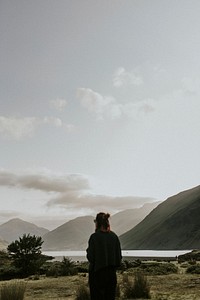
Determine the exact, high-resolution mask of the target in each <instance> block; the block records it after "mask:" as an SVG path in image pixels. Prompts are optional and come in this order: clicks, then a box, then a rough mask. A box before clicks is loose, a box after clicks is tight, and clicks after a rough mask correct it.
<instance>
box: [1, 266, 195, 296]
mask: <svg viewBox="0 0 200 300" xmlns="http://www.w3.org/2000/svg"><path fill="white" fill-rule="evenodd" d="M175 264H176V263H175ZM176 266H178V272H177V273H172V274H167V275H166V274H165V275H152V274H149V275H147V280H148V283H149V286H150V295H151V299H152V300H200V295H199V290H200V277H199V275H198V274H188V273H186V268H185V266H183V267H182V266H180V265H178V264H176ZM124 274H128V276H129V277H130V278H133V279H134V273H132V270H131V272H129V271H128V270H127V271H125V272H119V273H118V283H119V287H120V289H121V290H122V287H123V277H124ZM11 282H14V281H12V280H11V281H1V282H0V288H2V287H4V286H5V285H6V284H9V283H11ZM18 282H22V283H25V284H26V291H25V295H24V300H36V299H37V300H48V299H50V300H66V299H68V300H76V299H77V291H78V289H79V288H80V287H81V286H86V287H87V283H88V275H87V274H86V273H82V274H81V273H79V274H77V275H74V276H63V277H57V278H53V277H42V276H40V277H39V279H38V280H34V278H32V279H27V280H19V281H18ZM122 297H123V293H121V298H119V299H123V298H122ZM14 299H15V300H17V298H14ZM1 300H3V299H1ZM6 300H7V299H6ZM9 300H10V299H9Z"/></svg>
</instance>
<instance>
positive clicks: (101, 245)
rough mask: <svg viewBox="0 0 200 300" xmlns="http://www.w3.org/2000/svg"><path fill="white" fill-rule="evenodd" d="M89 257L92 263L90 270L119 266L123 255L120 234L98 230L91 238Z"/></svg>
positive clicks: (88, 249)
mask: <svg viewBox="0 0 200 300" xmlns="http://www.w3.org/2000/svg"><path fill="white" fill-rule="evenodd" d="M87 259H88V261H89V263H90V266H89V271H94V272H96V271H98V270H100V269H103V268H106V267H114V268H117V267H119V266H120V263H121V259H122V255H121V247H120V242H119V239H118V236H117V235H116V234H115V233H114V232H113V231H108V232H104V231H101V230H97V231H96V232H95V233H93V234H92V235H91V236H90V238H89V242H88V248H87Z"/></svg>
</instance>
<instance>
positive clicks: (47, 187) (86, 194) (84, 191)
mask: <svg viewBox="0 0 200 300" xmlns="http://www.w3.org/2000/svg"><path fill="white" fill-rule="evenodd" d="M0 186H3V187H10V188H17V189H21V190H32V191H33V190H35V191H42V192H45V193H46V194H47V196H48V197H47V199H46V198H45V203H46V206H47V208H48V209H53V210H55V211H57V209H61V210H62V211H63V210H64V211H68V212H69V210H70V211H71V212H73V211H75V210H76V211H77V210H78V211H82V212H91V213H96V211H98V210H105V209H106V210H107V211H109V212H112V213H113V212H117V211H120V210H124V209H128V208H133V207H139V206H142V205H143V204H144V203H147V202H152V201H153V200H154V199H152V198H147V197H134V196H126V197H117V196H107V195H96V194H92V193H91V192H90V191H91V187H90V183H89V180H88V177H87V176H85V175H81V174H54V173H52V172H47V171H45V172H24V173H17V172H11V171H6V170H0ZM11 215H12V214H11Z"/></svg>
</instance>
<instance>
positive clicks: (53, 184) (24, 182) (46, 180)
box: [0, 170, 89, 193]
mask: <svg viewBox="0 0 200 300" xmlns="http://www.w3.org/2000/svg"><path fill="white" fill-rule="evenodd" d="M0 186H6V187H15V188H21V189H33V190H40V191H43V192H57V193H65V192H71V191H76V190H78V191H83V190H87V189H89V182H88V179H87V178H86V177H84V176H82V175H79V174H67V175H55V174H47V173H46V174H45V173H30V172H27V173H23V174H19V173H14V172H8V171H5V170H0Z"/></svg>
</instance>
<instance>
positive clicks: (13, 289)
mask: <svg viewBox="0 0 200 300" xmlns="http://www.w3.org/2000/svg"><path fill="white" fill-rule="evenodd" d="M25 291H26V283H25V282H22V281H19V282H18V281H14V282H9V283H6V284H4V285H3V286H2V287H1V300H13V299H15V300H23V299H24V294H25Z"/></svg>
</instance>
